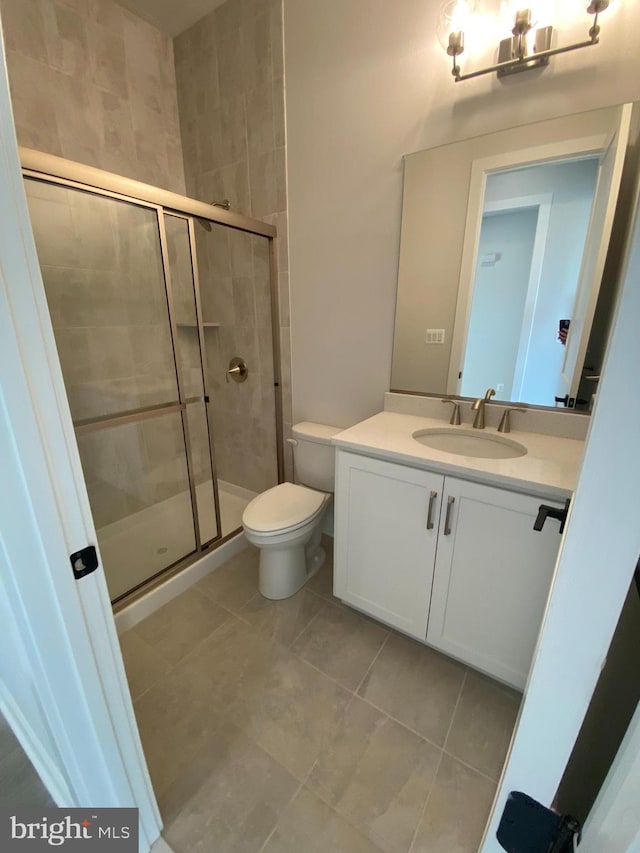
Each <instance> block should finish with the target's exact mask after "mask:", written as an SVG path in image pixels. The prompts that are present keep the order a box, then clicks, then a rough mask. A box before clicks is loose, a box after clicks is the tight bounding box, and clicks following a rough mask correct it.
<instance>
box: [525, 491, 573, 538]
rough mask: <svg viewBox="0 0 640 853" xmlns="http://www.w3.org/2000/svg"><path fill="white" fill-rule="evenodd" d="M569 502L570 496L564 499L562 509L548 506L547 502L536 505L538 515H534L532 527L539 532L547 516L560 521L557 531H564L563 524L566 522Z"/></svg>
mask: <svg viewBox="0 0 640 853" xmlns="http://www.w3.org/2000/svg"><path fill="white" fill-rule="evenodd" d="M570 504H571V498H567V499H566V501H565V502H564V507H562V509H560V508H559V507H555V506H549V504H540V506H539V507H538V515H537V516H536V520H535V521H534V522H533V529H534V530H537V531H538V532H539V531H540V530H542V528H543V527H544V523H545V521H546V520H547V519H548V518H555V519H556V520H557V521H559V522H560V530H559V531H558V533H564V526H565V524H566V523H567V515H568V513H569V505H570Z"/></svg>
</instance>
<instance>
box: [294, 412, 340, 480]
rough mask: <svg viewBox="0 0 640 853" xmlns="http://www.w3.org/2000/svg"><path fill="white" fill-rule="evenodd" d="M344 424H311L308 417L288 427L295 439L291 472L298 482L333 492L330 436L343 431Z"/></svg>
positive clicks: (333, 469) (333, 468) (333, 449)
mask: <svg viewBox="0 0 640 853" xmlns="http://www.w3.org/2000/svg"><path fill="white" fill-rule="evenodd" d="M342 429H343V427H334V426H327V424H313V423H310V422H309V421H304V422H303V423H299V424H295V425H294V426H293V427H292V428H291V436H292V438H293V439H294V442H295V443H294V445H293V463H294V474H295V478H296V480H297V482H298V483H301V484H302V485H303V486H309V487H310V488H312V489H319V490H320V491H321V492H333V490H334V483H335V456H336V454H335V448H334V446H333V445H332V444H331V438H332V437H333V436H334V435H337V433H339V432H342Z"/></svg>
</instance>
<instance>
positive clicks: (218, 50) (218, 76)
mask: <svg viewBox="0 0 640 853" xmlns="http://www.w3.org/2000/svg"><path fill="white" fill-rule="evenodd" d="M174 52H175V62H176V81H177V87H178V106H179V111H180V128H181V133H182V147H183V153H184V167H185V180H186V186H187V193H188V194H189V195H191V196H194V197H196V198H198V199H201V200H203V201H208V202H212V201H216V200H220V199H223V198H228V199H229V200H230V202H231V207H232V209H233V210H237V211H238V212H240V213H244V214H247V215H250V216H254V217H256V218H260V219H263V220H265V221H268V222H270V223H272V224H275V225H276V226H277V228H278V235H279V236H278V269H279V275H278V278H279V280H278V289H279V302H280V318H279V320H280V337H281V350H282V362H281V371H282V388H283V409H284V411H283V420H284V424H285V436H288V435H289V434H290V427H291V345H290V329H289V274H288V270H289V263H288V250H287V192H286V157H285V120H284V72H283V34H282V0H228V2H226V3H224V4H223V5H222V6H219V7H218V8H217V9H216V10H215V11H214V12H212V13H211V14H210V15H208V16H206V17H205V18H203V19H202V20H201V21H199V22H198V23H197V24H195V25H194V26H193V27H191V28H190V29H189V30H187V31H186V32H184V33H183V34H181V35H180V36H178V37H177V38H176V39H175V41H174ZM204 239H205V235H203V234H201V235H200V237H199V242H200V243H201V242H203V241H204ZM228 239H229V241H230V243H229V247H228V248H227V247H226V246H225V247H223V249H222V253H221V254H220V255H218V257H217V258H216V257H214V258H212V260H211V265H212V272H213V273H215V274H216V275H217V276H219V277H220V278H219V280H218V279H217V278H216V279H215V281H217V284H216V286H215V293H211V294H210V296H211V298H212V299H214V300H215V301H216V302H217V303H218V304H217V305H216V310H217V317H219V318H220V322H221V323H222V324H223V327H222V329H221V332H220V335H219V342H224V341H225V335H226V340H229V338H230V335H231V328H232V327H233V328H237V326H246V323H244V321H242V322H239V323H237V324H236V319H237V316H240V315H242V314H243V312H244V313H245V314H246V303H247V299H248V298H249V297H248V293H249V291H250V290H251V287H250V285H249V282H248V279H249V278H251V277H252V276H253V272H251V271H249V270H248V268H247V267H246V266H245V268H244V269H241V271H240V272H239V273H238V272H234V273H233V274H231V273H230V268H231V266H230V265H231V260H230V256H229V255H228V254H227V252H228V251H229V252H231V253H232V254H233V251H234V247H236V248H237V246H236V243H238V242H239V241H238V240H236V243H234V240H235V238H234V237H233V235H231V236H230V237H229V238H228ZM201 254H202V253H201ZM254 259H255V254H254ZM245 261H246V264H248V265H249V266H250V265H251V253H248V254H247V255H246V258H245ZM236 262H237V263H236V266H237V267H239V268H242V260H241V258H240V257H239V256H238V254H237V252H236ZM201 263H202V264H205V263H207V261H206V260H204V259H203V260H202V262H201ZM213 280H214V279H212V281H213ZM259 292H260V288H259V287H258V290H257V291H256V280H255V278H254V280H253V295H252V298H257V299H260V298H261V297H260V296H257V295H256V294H258V293H259ZM203 298H204V297H203ZM243 306H245V307H243ZM225 323H226V325H227V328H226V329H225ZM233 324H236V326H234V325H233ZM262 328H263V338H262V340H263V341H264V331H265V329H266V324H265V325H263V327H262ZM210 346H213V344H211V345H210ZM222 346H223V348H224V343H223V345H222ZM251 346H252V345H251ZM234 354H235V353H234ZM238 354H240V355H242V353H238ZM214 363H215V362H214ZM219 368H220V365H217V367H216V370H218V371H219ZM255 372H256V373H257V374H258V375H262V376H263V377H264V376H265V375H266V372H267V371H266V365H265V364H260V365H258V367H257V369H256V370H255ZM217 378H219V377H212V381H213V382H214V383H215V382H216V381H217ZM246 384H248V383H246ZM244 387H245V386H236V387H235V390H234V393H235V396H236V398H237V399H236V401H235V403H234V404H233V405H232V406H231V407H229V402H230V400H233V397H234V394H233V393H231V391H228V389H226V388H224V389H223V390H222V392H221V393H222V395H223V398H222V399H223V408H224V410H225V413H226V415H227V417H226V419H225V420H224V423H222V419H221V423H220V429H219V430H218V433H219V435H218V436H217V438H218V441H219V442H220V443H221V444H222V446H221V448H220V450H219V452H218V454H217V455H218V457H219V458H220V459H227V460H231V459H233V458H234V457H237V456H238V448H239V447H240V446H241V447H242V448H243V449H244V451H245V452H246V449H247V444H246V442H250V444H251V446H252V447H253V448H254V449H257V448H259V447H261V446H262V447H269V445H270V443H271V440H270V438H268V437H267V434H266V432H265V430H267V422H268V421H269V417H270V416H269V415H268V414H267V408H263V409H262V410H261V412H260V414H259V415H257V417H258V420H260V421H261V422H262V425H261V426H260V428H258V427H257V426H256V425H255V423H254V422H253V421H252V420H251V418H253V417H256V415H255V414H253V415H252V414H249V412H254V413H255V412H256V408H255V406H256V405H257V404H256V400H257V399H258V397H259V395H258V394H257V391H256V392H255V393H253V390H252V393H251V395H249V394H248V393H246V389H245V396H246V397H247V400H246V401H245V400H244V399H242V400H241V401H240V397H241V396H243V395H242V389H243V388H244ZM263 391H264V389H263ZM264 393H265V394H266V391H265V392H264ZM249 396H251V400H249ZM269 429H271V427H269ZM266 452H267V453H268V454H270V453H271V450H270V449H268V450H267V451H266ZM285 459H286V463H287V464H286V473H287V476H288V477H289V478H291V459H290V454H289V446H288V445H286V444H285ZM229 464H231V463H229ZM249 467H250V463H249V461H248V460H247V459H246V458H245V459H244V460H243V461H242V462H240V461H238V462H237V464H236V466H235V467H232V468H231V470H227V474H228V476H229V477H233V481H234V482H238V483H239V482H240V481H244V482H247V481H248V479H247V477H248V470H247V469H248V468H249ZM254 467H256V468H257V469H258V470H259V473H257V474H255V475H254V479H255V481H256V482H268V481H269V478H270V475H269V474H268V473H267V472H268V471H269V462H268V460H267V459H265V458H263V457H258V456H257V457H256V459H255V465H254ZM221 476H223V475H222V474H221ZM223 479H224V476H223Z"/></svg>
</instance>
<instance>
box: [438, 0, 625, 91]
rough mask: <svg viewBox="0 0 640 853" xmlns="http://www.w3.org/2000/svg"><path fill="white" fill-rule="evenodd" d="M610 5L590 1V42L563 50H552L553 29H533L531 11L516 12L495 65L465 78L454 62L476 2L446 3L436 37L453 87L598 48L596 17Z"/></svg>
mask: <svg viewBox="0 0 640 853" xmlns="http://www.w3.org/2000/svg"><path fill="white" fill-rule="evenodd" d="M609 4H610V0H590V2H589V5H588V6H587V12H588V13H589V14H590V15H593V16H594V20H593V26H592V27H591V29H590V30H589V38H588V39H586V40H585V41H580V42H575V43H574V44H568V45H565V47H554V48H552V47H551V36H552V35H553V27H540V28H539V29H536V28H535V21H534V19H533V15H532V11H531V9H519V10H518V11H517V12H516V13H515V22H514V26H513V29H512V30H511V32H512V36H511V37H510V38H506V39H502V40H501V42H500V44H499V47H498V62H497V63H496V64H495V65H489V66H488V67H487V68H482V69H480V70H479V71H471V72H469V73H467V74H462V73H461V71H460V66H459V65H458V62H457V59H458V57H459V56H460V55H461V54H462V53H463V52H464V33H465V28H466V29H469V28H470V24H471V15H472V12H473V9H474V6H475V0H446V2H445V3H444V4H443V6H442V9H441V12H440V23H439V25H438V36H439V38H440V39H441V42H443V47H445V50H446V51H447V53H448V55H449V56H450V57H452V60H453V68H452V70H451V73H452V74H453V77H454V80H455V81H456V83H459V82H460V81H461V80H470V79H471V78H472V77H480V76H482V75H483V74H491V73H492V72H494V71H495V72H497V74H498V77H506V76H507V75H509V74H518V73H519V72H520V71H530V70H531V69H532V68H542V67H543V66H545V65H548V64H549V59H550V57H552V56H556V55H557V54H558V53H569V51H572V50H579V49H580V48H582V47H591V46H592V45H594V44H598V42H599V41H600V38H599V36H600V25H599V23H598V16H599V15H600V13H601V12H604V10H605V9H607V8H608V6H609ZM445 32H446V33H447V36H446V43H444V39H443V38H442V36H443V35H444V33H445Z"/></svg>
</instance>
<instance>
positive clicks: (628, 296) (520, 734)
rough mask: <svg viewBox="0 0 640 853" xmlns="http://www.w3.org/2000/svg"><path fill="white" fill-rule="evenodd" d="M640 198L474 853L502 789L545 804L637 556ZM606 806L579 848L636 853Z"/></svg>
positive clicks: (630, 817)
mask: <svg viewBox="0 0 640 853" xmlns="http://www.w3.org/2000/svg"><path fill="white" fill-rule="evenodd" d="M639 199H640V195H639V194H638V192H637V191H636V203H635V211H636V213H635V220H634V222H633V223H632V228H631V231H630V240H629V246H628V250H627V257H626V260H625V267H624V270H623V274H622V289H621V296H620V303H619V305H618V310H617V314H616V318H615V322H614V326H613V334H612V338H611V341H610V344H609V349H608V352H607V356H606V359H605V363H604V370H603V375H602V380H601V382H600V389H599V393H598V399H597V402H596V406H595V409H594V413H593V415H592V420H591V426H590V430H589V436H588V440H587V445H586V450H585V456H584V460H583V464H582V470H581V472H580V477H579V480H578V486H577V489H576V492H575V495H574V499H573V503H572V506H571V510H570V513H569V521H568V524H567V527H566V529H565V532H564V536H563V539H562V544H561V546H560V554H559V556H558V563H557V566H556V571H555V575H554V580H553V585H552V589H551V595H550V597H549V601H548V603H547V609H546V613H545V618H544V622H543V625H542V630H541V632H540V635H539V637H538V643H537V647H536V652H535V656H534V661H533V666H532V669H531V672H530V673H529V679H528V682H527V686H526V689H525V695H524V701H523V704H522V707H521V709H520V717H519V720H518V725H517V727H516V730H515V733H514V738H513V741H512V744H511V749H510V752H509V756H508V758H507V762H506V764H505V767H504V770H503V774H502V778H501V780H500V784H499V787H498V793H497V796H496V800H495V803H494V809H493V812H492V816H491V818H490V820H489V824H488V827H487V832H486V834H485V838H484V840H483V843H482V846H481V848H480V849H481V853H503V851H502V848H501V847H500V846H499V844H498V842H497V840H496V837H495V836H496V829H497V827H498V824H499V822H500V817H501V815H502V812H503V809H504V804H505V801H506V799H507V796H508V794H509V792H510V791H514V790H515V791H524V792H526V793H527V794H529V795H531V796H532V797H534V798H535V799H536V800H538V801H539V802H541V803H543V804H544V805H550V804H551V803H552V802H553V799H554V796H555V793H556V790H557V788H558V784H559V782H560V780H561V778H562V774H563V773H564V769H565V767H566V765H567V761H568V759H569V756H570V754H571V750H572V748H573V745H574V743H575V740H576V737H577V735H578V732H579V730H580V726H581V725H582V721H583V719H584V716H585V713H586V711H587V708H588V706H589V702H590V700H591V696H592V694H593V690H594V687H595V685H596V683H597V680H598V676H599V674H600V668H601V666H602V663H603V661H604V660H605V657H606V655H607V651H608V648H609V645H610V643H611V638H612V636H613V633H614V631H615V627H616V623H617V621H618V617H619V615H620V611H621V609H622V605H623V603H624V600H625V598H626V596H627V593H628V590H629V585H630V583H631V582H632V579H633V573H634V569H635V566H636V563H637V560H638V554H640V524H638V483H640V442H639V441H638V424H639V423H640V394H637V393H636V390H635V389H636V387H637V377H636V373H637V367H638V365H639V364H640V335H638V317H640V286H639V285H638V282H640V216H639V213H638V201H639ZM637 750H638V739H637V738H636V739H634V738H631V739H627V740H626V741H625V742H624V743H623V745H622V747H621V750H620V752H619V753H618V757H617V758H616V764H617V766H618V767H620V766H621V765H623V764H629V765H632V764H633V761H634V760H635V755H636V753H637ZM636 802H637V792H636ZM606 813H607V810H604V812H603V813H599V812H597V811H596V810H594V814H593V819H590V820H589V821H588V822H587V825H586V828H585V832H584V836H583V838H584V840H583V844H584V846H585V850H587V849H588V850H595V849H597V850H603V851H604V850H607V853H626V851H629V853H631V851H637V850H638V846H637V844H636V846H634V842H633V841H627V840H625V841H624V842H622V843H619V844H618V843H616V842H615V840H614V839H615V831H614V830H613V829H612V828H611V827H609V828H607V819H606ZM625 831H626V833H627V834H626V838H627V839H631V838H632V837H633V835H634V832H635V835H636V838H637V837H638V835H639V834H640V818H639V816H638V812H637V809H636V811H635V812H633V811H631V810H630V809H627V810H626V812H625ZM592 839H597V843H592Z"/></svg>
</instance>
